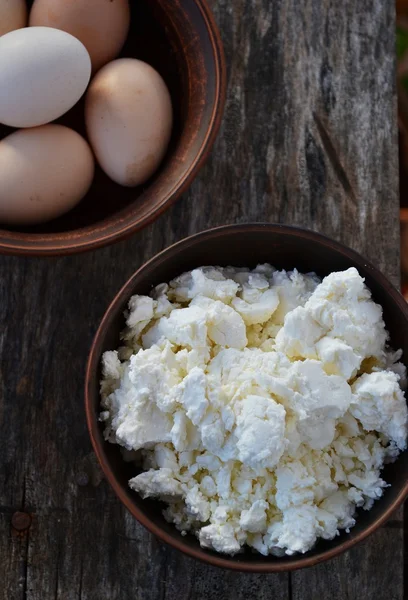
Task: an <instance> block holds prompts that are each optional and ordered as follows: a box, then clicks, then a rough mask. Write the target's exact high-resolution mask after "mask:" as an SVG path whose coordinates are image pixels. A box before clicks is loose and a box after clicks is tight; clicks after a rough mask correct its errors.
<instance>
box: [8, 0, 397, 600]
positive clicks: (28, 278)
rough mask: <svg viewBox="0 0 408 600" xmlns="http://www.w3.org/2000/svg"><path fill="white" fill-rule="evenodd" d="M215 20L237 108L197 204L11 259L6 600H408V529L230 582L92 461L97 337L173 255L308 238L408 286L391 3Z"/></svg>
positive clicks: (244, 10) (319, 5)
mask: <svg viewBox="0 0 408 600" xmlns="http://www.w3.org/2000/svg"><path fill="white" fill-rule="evenodd" d="M213 7H214V11H215V13H216V17H217V19H218V22H219V25H220V28H221V31H222V35H223V39H224V42H225V49H226V55H227V61H228V73H229V93H228V101H227V106H226V112H225V119H224V123H223V126H222V129H221V132H220V136H219V139H218V142H217V144H216V147H215V149H214V152H213V154H212V157H211V159H210V160H209V162H208V164H207V166H206V167H205V168H204V169H203V170H202V171H201V173H200V176H199V177H198V178H197V180H196V181H195V183H194V185H193V186H192V188H191V190H190V192H189V193H188V194H186V195H185V197H184V198H183V199H182V200H181V201H180V202H178V204H177V205H176V206H175V207H174V208H173V209H172V210H170V211H169V212H168V213H167V214H165V215H164V216H162V217H161V218H160V219H159V220H158V221H157V222H156V223H154V224H153V225H152V226H150V227H148V228H147V229H145V230H144V231H143V232H141V233H139V234H137V235H135V236H134V237H133V238H132V239H131V240H129V241H127V242H124V243H121V244H118V245H116V246H113V247H110V248H105V249H103V250H100V251H97V252H93V253H90V254H87V255H85V256H74V257H69V258H58V259H48V260H46V259H23V258H5V257H3V258H1V259H0V323H1V327H0V352H1V365H0V369H1V371H0V396H1V403H0V426H1V432H0V463H1V475H0V494H1V496H0V528H1V535H0V589H1V590H2V592H3V596H2V597H3V598H4V599H5V600H15V599H16V600H17V599H20V598H21V599H23V598H28V599H29V600H50V599H53V598H60V599H61V600H62V599H63V600H71V599H72V600H74V599H80V598H82V599H83V600H159V599H166V600H187V599H188V600H213V599H214V600H223V599H226V600H228V599H231V600H275V599H276V600H281V599H282V600H285V599H289V598H293V599H297V600H315V599H319V600H320V599H323V600H325V599H330V600H345V599H358V600H371V598H375V599H376V600H402V599H403V596H404V593H403V526H402V520H401V514H398V515H396V516H395V518H394V519H393V520H392V521H391V522H390V523H388V524H387V525H386V526H385V527H383V528H382V529H381V530H380V531H378V532H377V533H376V534H375V535H373V536H372V537H371V538H370V539H369V540H368V541H367V542H366V543H364V544H362V545H360V546H359V547H357V548H355V549H354V550H352V551H350V552H348V553H347V554H345V555H343V556H341V557H340V558H337V559H336V560H333V561H331V562H329V563H327V564H323V565H321V566H318V567H316V568H312V569H309V570H306V571H301V572H296V573H293V574H291V575H286V574H282V575H240V574H237V573H232V572H223V571H220V570H217V569H215V568H208V567H207V566H204V565H202V564H199V563H197V562H195V561H193V560H191V559H189V558H186V557H184V556H182V555H180V554H179V553H177V552H176V551H173V550H171V549H169V548H167V547H165V546H164V545H162V544H161V543H159V542H158V541H157V540H156V539H155V538H154V537H153V536H152V535H150V534H149V533H148V532H147V531H145V530H144V529H143V528H142V527H141V526H140V525H139V524H138V523H137V522H136V521H135V520H134V519H133V518H131V517H130V516H129V515H128V514H127V512H126V511H125V510H124V509H123V508H122V506H121V505H120V504H119V502H118V501H117V499H116V497H115V496H114V494H113V493H112V491H111V490H110V488H109V486H108V485H107V483H106V482H105V481H104V480H103V477H102V475H101V472H100V470H99V468H98V465H97V464H96V462H95V459H94V455H93V453H92V450H91V445H90V442H89V439H88V434H87V429H86V425H85V417H84V409H83V391H82V390H83V376H84V365H85V360H86V356H87V353H88V349H89V346H90V343H91V339H92V336H93V334H94V332H95V329H96V326H97V324H98V322H99V320H100V318H101V316H102V314H103V312H104V310H105V308H106V306H107V304H108V302H109V301H110V300H111V298H112V297H113V295H114V293H115V292H116V291H117V290H118V288H119V287H120V286H121V285H122V283H123V282H124V281H125V280H126V279H127V278H128V277H129V276H130V275H131V274H132V273H133V271H135V269H137V268H138V267H139V265H141V264H142V263H143V262H144V261H145V260H146V259H148V258H149V257H151V256H152V255H153V254H155V253H156V252H158V251H159V250H161V249H162V248H164V247H166V246H168V245H169V244H171V243H173V242H175V241H176V240H179V239H180V238H182V237H184V236H186V235H188V234H192V233H195V232H197V231H200V230H202V229H205V228H208V227H210V226H215V225H220V224H224V223H233V222H246V221H255V220H257V221H262V220H265V221H279V222H284V223H289V224H296V225H302V226H305V227H310V228H313V229H316V230H318V231H322V232H324V233H326V234H328V235H330V236H332V237H334V238H336V239H340V240H342V241H343V242H345V243H347V244H349V245H350V246H352V247H353V248H355V249H357V250H359V251H361V252H362V253H363V254H364V255H366V256H367V257H369V258H370V259H371V260H373V261H374V262H375V263H377V264H378V265H379V267H380V268H381V269H382V270H383V271H384V272H385V273H386V274H387V275H388V276H389V277H390V278H391V279H392V280H393V281H394V282H395V283H398V281H399V228H398V227H399V226H398V162H397V113H396V95H395V86H394V69H395V57H394V28H395V22H394V6H393V2H392V1H391V0H387V1H384V0H358V1H356V0H343V1H342V2H338V0H304V1H300V0H273V1H272V0H214V1H213ZM16 511H22V512H23V513H24V514H23V515H18V514H17V515H16V514H15V513H16ZM27 515H31V525H30V516H29V517H27ZM12 523H13V524H14V525H15V527H13V526H12ZM29 525H30V526H29ZM28 526H29V527H28Z"/></svg>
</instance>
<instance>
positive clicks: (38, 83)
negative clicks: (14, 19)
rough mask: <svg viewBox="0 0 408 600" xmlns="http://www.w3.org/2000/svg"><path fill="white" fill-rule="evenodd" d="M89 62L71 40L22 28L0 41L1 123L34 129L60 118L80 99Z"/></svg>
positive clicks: (50, 31) (47, 30)
mask: <svg viewBox="0 0 408 600" xmlns="http://www.w3.org/2000/svg"><path fill="white" fill-rule="evenodd" d="M90 76H91V59H90V57H89V54H88V51H87V49H86V48H85V46H84V45H83V44H82V43H81V42H80V41H79V40H77V39H76V38H75V37H74V36H72V35H70V34H69V33H66V32H65V31H59V30H58V29H52V28H50V27H26V28H25V29H17V30H16V31H11V32H10V33H6V35H3V36H2V37H1V38H0V123H4V124H5V125H10V126H11V127H35V126H37V125H43V124H45V123H49V122H50V121H54V119H58V117H60V116H61V115H63V114H64V113H66V112H67V111H68V110H69V109H70V108H72V106H74V104H76V102H78V100H79V99H80V97H81V96H82V95H83V93H84V92H85V90H86V87H87V85H88V83H89V79H90Z"/></svg>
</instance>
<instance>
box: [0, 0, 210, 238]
mask: <svg viewBox="0 0 408 600" xmlns="http://www.w3.org/2000/svg"><path fill="white" fill-rule="evenodd" d="M27 2H28V5H29V6H31V4H32V0H27ZM130 5H131V25H130V30H129V34H128V38H127V41H126V43H125V46H124V48H123V50H122V52H121V53H120V56H121V57H133V58H139V59H141V60H144V61H146V62H148V63H149V64H151V65H152V66H153V67H154V68H155V69H157V71H158V72H159V73H160V74H161V75H162V77H163V78H164V80H165V82H166V84H167V86H168V88H169V91H170V94H171V98H172V104H173V111H174V127H173V132H172V138H171V141H170V145H169V148H168V151H167V154H166V156H165V159H164V161H163V163H162V164H161V166H160V168H159V170H158V171H157V172H156V173H155V174H154V175H153V176H152V178H151V179H150V180H149V181H147V182H146V183H145V184H144V185H142V186H139V187H136V188H125V187H122V186H119V185H117V184H116V183H114V182H113V181H111V180H110V179H109V178H108V177H107V176H106V175H105V174H104V173H103V171H102V170H101V169H100V168H99V167H98V166H97V168H96V176H95V180H94V182H93V185H92V187H91V189H90V191H89V192H88V194H87V196H86V197H85V198H84V199H83V200H82V201H81V202H80V203H79V204H78V205H77V206H76V207H75V208H74V209H73V210H71V211H70V212H68V213H67V214H66V215H63V216H61V217H59V218H57V219H54V220H53V221H50V222H49V223H46V224H42V225H36V226H31V227H25V228H21V227H19V228H15V229H13V228H7V229H4V230H2V229H0V243H1V242H2V243H3V244H5V245H6V244H7V242H10V244H13V241H14V240H18V239H19V238H24V239H26V240H31V241H34V240H36V239H37V240H40V239H45V240H47V239H48V238H49V239H52V236H53V235H56V240H61V239H62V240H64V239H65V238H64V236H65V235H66V237H67V238H68V237H69V239H70V240H71V241H72V239H73V237H72V236H73V234H74V236H75V235H76V234H77V232H78V230H81V229H82V228H85V231H82V232H80V233H79V234H78V240H79V241H80V239H81V236H84V235H87V231H86V230H89V231H90V230H92V229H93V228H95V227H98V228H99V229H100V228H101V227H102V228H103V227H106V228H107V234H109V233H114V232H115V231H116V230H117V229H118V228H119V229H120V228H121V227H122V226H123V224H124V223H125V224H129V223H131V224H136V225H137V224H139V223H140V225H142V224H144V222H148V220H149V219H151V218H153V215H154V214H155V213H157V212H159V211H160V209H161V208H162V207H163V206H164V204H167V203H168V202H169V201H170V200H171V199H174V198H172V196H174V191H175V188H176V187H178V186H179V185H180V183H182V182H183V180H184V179H185V178H186V177H187V176H188V175H189V172H190V171H191V169H192V167H193V166H194V165H195V162H197V160H198V158H200V153H201V151H202V149H203V147H205V144H206V141H207V137H208V132H209V129H210V128H211V125H212V116H213V110H214V105H215V103H216V101H217V94H218V91H219V90H218V88H217V85H218V83H219V82H218V74H217V68H216V64H217V60H219V58H220V57H219V56H217V50H216V48H217V44H214V43H213V37H212V32H211V25H210V24H209V22H207V20H206V10H207V9H205V10H204V9H203V7H202V3H201V0H185V1H184V2H183V3H182V4H181V3H179V2H170V1H165V2H162V1H160V0H138V1H137V2H133V1H132V2H130ZM186 48H188V49H189V50H188V51H186V50H185V49H186ZM192 76H194V79H195V81H196V85H194V82H192ZM57 122H58V123H61V124H64V125H66V126H68V127H71V128H72V129H75V130H76V131H78V132H79V133H80V134H81V135H83V136H84V137H86V134H85V123H84V98H82V99H81V100H80V102H79V103H78V104H77V105H75V106H74V107H73V108H72V109H71V110H70V111H69V112H68V113H67V114H65V115H64V116H63V117H61V118H60V119H59V120H58V121H57ZM12 131H14V130H13V129H12V128H9V127H6V126H3V125H0V140H1V139H2V138H4V137H5V136H7V135H8V134H10V133H11V132H12ZM112 221H114V223H111V222H112ZM110 225H112V227H111V229H109V226H110ZM0 227H1V226H0ZM61 234H63V235H62V237H61ZM56 244H58V241H56Z"/></svg>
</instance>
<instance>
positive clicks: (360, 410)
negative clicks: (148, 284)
mask: <svg viewBox="0 0 408 600" xmlns="http://www.w3.org/2000/svg"><path fill="white" fill-rule="evenodd" d="M126 325H127V327H126V329H125V330H124V332H123V334H122V339H123V346H121V347H120V348H119V349H118V350H117V351H110V352H106V353H105V354H104V356H103V379H102V382H101V394H102V407H103V412H102V413H101V419H102V420H103V421H105V425H106V428H105V436H106V439H107V440H109V441H110V442H112V443H117V444H120V445H121V446H122V447H123V449H124V452H126V453H127V459H129V456H130V457H132V458H134V459H136V463H137V464H138V470H139V471H140V467H142V472H140V474H139V475H136V476H135V477H133V478H132V479H131V480H130V481H129V485H130V487H131V488H132V489H133V490H135V491H136V492H138V493H139V494H140V495H141V496H142V497H143V498H149V497H153V498H159V499H161V500H162V501H164V502H166V503H167V505H168V506H167V508H166V509H165V510H164V516H165V518H166V519H167V520H168V521H170V522H172V523H174V524H175V526H176V527H177V528H178V529H179V530H180V531H181V532H182V533H183V534H184V533H185V532H192V533H194V534H195V535H197V537H198V539H199V541H200V544H201V545H202V546H203V547H205V548H210V549H213V550H215V551H217V552H223V553H227V554H236V553H238V552H240V551H241V550H242V548H243V546H244V545H245V544H246V545H248V546H250V547H252V548H253V549H254V550H256V551H258V552H260V553H261V554H264V555H268V554H274V555H276V556H281V555H283V554H285V553H286V554H289V555H290V554H294V553H297V552H307V551H308V550H310V548H312V547H313V545H314V544H315V543H316V541H317V540H318V539H319V538H323V539H332V538H334V537H335V536H336V535H338V533H339V530H340V529H346V530H347V531H348V530H349V529H350V528H351V527H352V526H353V525H354V523H355V512H356V507H363V508H365V509H370V508H371V506H372V504H373V502H374V501H375V500H376V499H378V498H380V497H381V495H382V494H383V490H384V488H385V487H386V486H387V484H386V483H385V481H384V480H383V479H382V478H381V475H380V471H381V468H382V467H383V465H384V463H386V462H387V461H388V462H389V461H391V460H394V459H395V458H396V456H397V455H398V454H399V452H400V451H402V450H404V449H405V448H406V445H407V406H406V403H405V398H404V393H403V391H402V389H401V386H403V385H404V382H405V379H406V374H405V368H404V366H403V365H402V364H401V363H398V360H399V358H400V355H401V353H392V352H391V351H390V350H389V349H387V339H388V335H387V332H386V330H385V326H384V322H383V319H382V310H381V307H380V306H378V305H377V304H375V303H374V302H373V301H372V299H371V295H370V292H369V290H368V289H367V288H366V286H365V285H364V280H363V279H362V278H361V277H360V275H359V274H358V272H357V271H356V269H354V268H351V269H348V270H347V271H344V272H339V273H332V274H331V275H329V276H328V277H326V278H325V279H324V280H323V281H322V282H320V280H319V279H318V277H317V276H316V275H314V274H307V275H302V274H300V273H298V272H297V271H291V272H286V271H277V270H275V269H273V267H271V266H270V265H259V266H258V267H256V269H254V270H252V271H251V270H249V269H244V268H243V269H234V268H230V267H228V268H221V267H203V268H200V269H195V270H193V271H191V272H188V273H184V274H183V275H181V276H180V277H177V278H176V279H175V280H173V281H171V282H170V283H169V284H162V285H160V286H158V287H157V288H155V290H153V292H152V294H151V296H150V297H147V296H133V297H132V298H131V299H130V302H129V307H128V311H127V313H126ZM129 452H130V454H129ZM135 470H136V466H135Z"/></svg>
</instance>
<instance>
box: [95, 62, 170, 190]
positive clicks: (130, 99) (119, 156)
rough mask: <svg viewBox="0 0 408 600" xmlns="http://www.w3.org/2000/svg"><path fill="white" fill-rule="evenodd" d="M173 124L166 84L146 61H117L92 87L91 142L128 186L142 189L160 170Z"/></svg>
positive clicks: (105, 166)
mask: <svg viewBox="0 0 408 600" xmlns="http://www.w3.org/2000/svg"><path fill="white" fill-rule="evenodd" d="M172 121H173V116H172V106H171V99H170V94H169V91H168V89H167V87H166V84H165V83H164V81H163V79H162V78H161V76H160V75H159V74H158V73H157V71H155V70H154V69H153V68H152V67H151V66H150V65H148V64H146V63H145V62H142V61H140V60H136V59H132V58H121V59H118V60H116V61H113V62H111V63H109V64H108V65H106V66H105V67H103V68H102V69H101V70H100V71H99V73H98V74H97V75H96V77H95V78H94V79H93V81H92V82H91V85H90V86H89V90H88V92H87V95H86V100H85V122H86V128H87V132H88V138H89V140H90V142H91V146H92V148H93V150H94V152H95V155H96V158H97V160H98V162H99V164H100V166H101V167H102V169H103V170H104V171H105V173H106V174H107V175H108V176H109V177H110V178H111V179H113V181H116V183H119V184H121V185H123V186H128V187H133V186H136V185H139V184H141V183H143V182H145V181H146V180H147V179H149V177H150V176H151V175H152V174H153V173H154V172H155V171H156V169H157V168H158V166H159V165H160V163H161V161H162V160H163V157H164V155H165V152H166V149H167V146H168V143H169V140H170V136H171V129H172Z"/></svg>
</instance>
